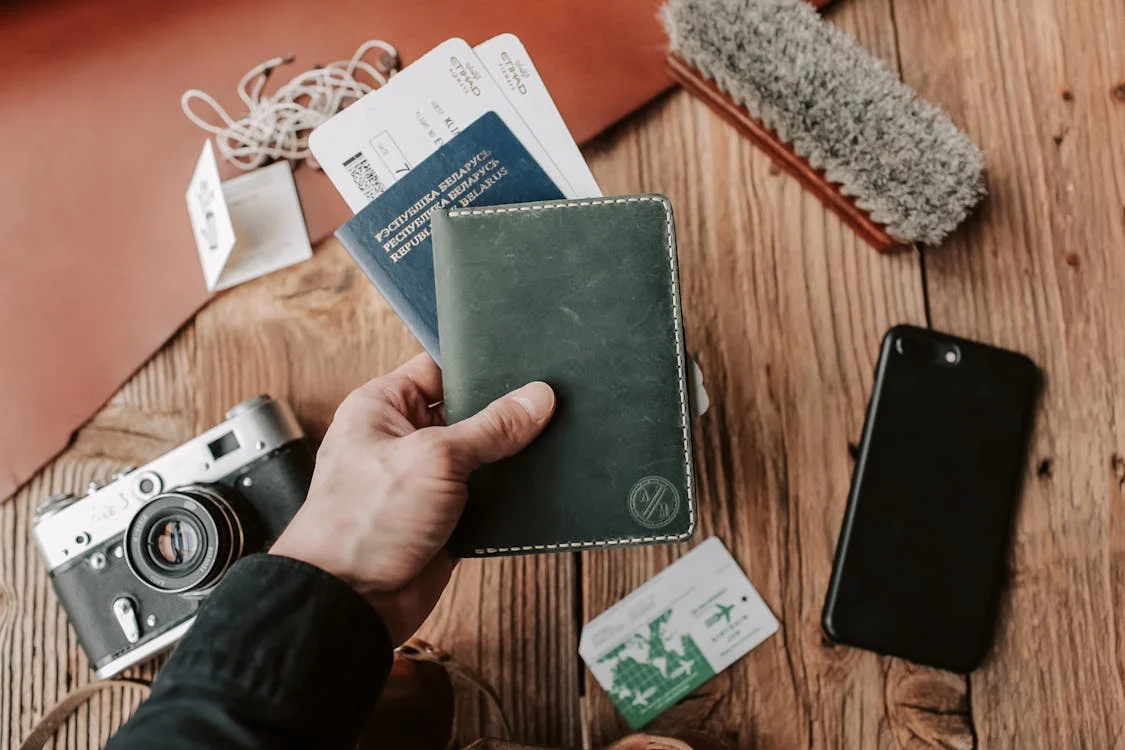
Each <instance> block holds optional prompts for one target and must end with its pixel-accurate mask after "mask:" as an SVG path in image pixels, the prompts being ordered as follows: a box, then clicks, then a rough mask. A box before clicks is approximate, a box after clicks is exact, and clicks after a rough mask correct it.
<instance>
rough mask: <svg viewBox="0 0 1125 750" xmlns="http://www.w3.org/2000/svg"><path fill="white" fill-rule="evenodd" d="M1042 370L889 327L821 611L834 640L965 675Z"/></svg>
mask: <svg viewBox="0 0 1125 750" xmlns="http://www.w3.org/2000/svg"><path fill="white" fill-rule="evenodd" d="M1039 381H1040V377H1039V370H1038V368H1037V367H1036V366H1035V364H1034V363H1033V362H1032V361H1031V360H1030V359H1028V358H1027V357H1026V356H1024V355H1022V354H1017V353H1015V352H1009V351H1004V350H1003V349H997V348H996V347H993V346H987V345H985V344H979V343H975V342H972V341H965V340H964V339H959V338H955V337H953V336H948V335H945V334H941V333H937V332H934V331H928V330H924V329H921V328H915V327H914V326H905V325H903V326H896V327H895V328H892V329H891V330H890V331H888V332H887V334H886V336H885V337H884V338H883V344H882V347H881V351H880V354H879V361H878V364H877V365H876V369H875V385H874V388H873V389H872V393H871V401H870V402H869V404H868V407H867V419H866V421H865V423H864V427H863V438H862V441H861V444H860V449H859V455H858V457H857V460H856V466H855V471H854V473H853V475H852V486H851V492H850V494H849V497H848V506H847V511H846V513H845V515H844V523H843V527H842V529H841V531H840V539H839V542H838V543H837V546H836V559H835V563H834V565H833V569H832V578H831V582H830V583H829V587H828V595H827V598H826V600H825V604H824V615H823V625H824V630H825V632H826V633H827V634H828V635H829V637H830V638H832V639H833V640H835V641H838V642H840V643H845V644H849V645H853V646H859V647H861V648H867V649H871V650H873V651H878V652H880V653H884V654H890V655H894V656H900V657H903V658H905V659H909V660H911V661H914V662H918V663H920V664H928V665H931V666H935V667H939V668H941V669H948V670H952V671H955V672H962V673H964V672H969V671H971V670H973V669H975V668H976V667H977V666H978V665H979V664H980V662H981V660H982V659H983V658H984V655H985V653H986V652H987V650H988V647H989V645H990V643H991V640H992V633H993V625H994V620H995V615H996V605H997V600H998V599H999V594H1000V590H1001V586H1002V584H1003V570H1004V560H1005V556H1006V554H1007V548H1008V537H1009V531H1010V526H1011V518H1012V513H1013V510H1014V508H1015V503H1016V498H1017V497H1018V495H1019V490H1020V484H1021V479H1022V477H1023V474H1024V466H1025V463H1026V460H1027V443H1028V438H1029V435H1030V431H1031V423H1032V413H1033V411H1034V408H1035V403H1036V400H1037V394H1038V391H1039Z"/></svg>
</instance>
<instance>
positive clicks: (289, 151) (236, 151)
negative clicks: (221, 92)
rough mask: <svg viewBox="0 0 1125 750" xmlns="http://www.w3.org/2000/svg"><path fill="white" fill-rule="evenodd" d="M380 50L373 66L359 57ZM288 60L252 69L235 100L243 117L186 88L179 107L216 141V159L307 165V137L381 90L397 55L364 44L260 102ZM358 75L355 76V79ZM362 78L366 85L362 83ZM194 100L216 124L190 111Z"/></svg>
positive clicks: (246, 164)
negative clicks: (347, 56)
mask: <svg viewBox="0 0 1125 750" xmlns="http://www.w3.org/2000/svg"><path fill="white" fill-rule="evenodd" d="M376 49H377V50H379V51H380V55H379V57H378V59H377V60H376V61H375V64H374V65H373V64H371V63H368V62H366V61H365V60H364V59H363V58H364V57H365V56H366V55H367V54H368V53H369V52H371V51H372V50H376ZM290 62H293V57H292V56H288V57H274V58H272V59H270V60H266V61H265V62H262V63H260V64H258V65H256V66H254V67H253V68H251V69H250V71H249V72H247V73H246V75H244V76H243V77H242V80H240V81H239V82H238V96H239V98H240V99H241V100H242V101H243V103H244V104H245V105H246V107H247V110H248V111H247V113H246V114H245V115H244V116H243V117H241V118H240V119H238V120H235V119H234V118H232V117H231V116H230V115H229V114H227V111H226V110H225V109H224V108H223V107H222V105H220V104H219V103H218V102H217V101H216V100H215V98H214V97H213V96H211V95H210V94H208V93H206V92H204V91H200V90H198V89H189V90H188V91H185V92H184V93H183V96H181V97H180V106H181V107H182V108H183V110H184V114H185V115H186V116H187V118H188V119H189V120H191V121H192V122H193V123H195V124H196V125H198V126H199V127H200V128H202V129H203V130H205V131H207V132H208V133H211V134H212V135H214V136H215V144H216V146H217V147H218V149H219V154H220V155H221V156H222V157H223V158H224V159H226V160H227V161H228V162H230V163H231V164H233V165H235V166H236V167H238V168H239V169H242V170H245V171H250V170H253V169H257V168H258V167H260V166H262V165H263V164H266V163H268V162H270V161H273V160H275V159H289V160H292V161H298V160H301V159H305V160H308V161H309V162H312V153H311V152H310V151H309V133H310V132H311V131H312V129H313V128H315V127H316V126H318V125H320V124H321V123H323V122H324V121H325V120H327V119H328V118H330V117H332V115H334V114H336V113H337V112H338V111H340V109H342V108H343V107H344V105H346V104H348V103H350V102H352V101H355V100H356V99H359V98H360V97H362V96H364V95H365V94H367V93H370V92H371V91H374V90H375V89H377V88H379V87H380V86H382V85H384V84H385V83H386V82H387V81H388V80H389V79H390V77H391V76H392V75H394V72H395V70H396V69H397V67H398V52H397V51H396V50H395V48H394V47H392V46H391V45H389V44H387V43H386V42H384V41H381V40H378V39H372V40H370V41H367V42H364V43H363V44H361V45H360V47H359V49H357V50H356V52H355V54H354V55H352V57H351V59H350V60H338V61H336V62H333V63H329V64H328V65H324V66H318V67H316V68H313V69H312V70H307V71H305V72H304V73H301V74H300V75H298V76H296V77H294V78H293V79H292V80H290V81H289V82H288V83H286V84H285V85H283V86H281V87H280V88H279V89H278V90H277V91H276V92H274V93H273V94H272V95H270V96H268V97H266V98H264V99H263V98H262V90H263V89H264V88H265V86H266V81H267V80H268V79H269V76H270V73H271V72H272V71H273V69H274V68H276V67H278V66H279V65H284V64H286V63H290ZM357 73H360V74H362V75H359V76H358V77H357ZM363 78H366V79H367V80H361V79H363ZM195 100H199V101H201V102H203V103H204V104H206V105H207V106H208V107H210V108H211V109H212V111H213V113H214V115H215V116H217V117H218V119H219V120H221V124H215V123H213V122H208V121H207V120H205V119H204V118H202V117H200V116H199V115H197V114H196V113H195V112H194V111H193V110H192V105H193V104H194V102H195Z"/></svg>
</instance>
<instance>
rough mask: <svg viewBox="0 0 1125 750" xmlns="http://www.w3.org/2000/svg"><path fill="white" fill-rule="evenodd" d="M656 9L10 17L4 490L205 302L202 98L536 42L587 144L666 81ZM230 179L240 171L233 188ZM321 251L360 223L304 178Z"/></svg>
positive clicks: (60, 6)
mask: <svg viewBox="0 0 1125 750" xmlns="http://www.w3.org/2000/svg"><path fill="white" fill-rule="evenodd" d="M658 6H659V0H613V2H604V1H603V0H538V1H537V0H520V1H519V2H513V1H512V0H502V1H501V2H452V1H450V2H439V1H437V0H410V2H403V1H402V0H332V1H331V2H318V1H316V0H269V1H268V2H267V1H266V0H225V1H223V0H215V1H207V2H189V3H163V2H156V3H154V2H151V1H150V0H107V1H106V2H100V3H90V2H84V1H83V0H47V1H45V2H16V3H12V2H9V3H5V4H4V5H3V6H0V37H2V38H3V40H4V41H3V43H2V44H0V70H2V71H3V74H2V76H3V77H2V79H0V143H2V144H3V145H2V149H3V150H2V152H0V153H2V154H3V163H2V168H0V232H2V237H3V242H2V243H0V498H5V497H8V496H9V495H10V494H11V493H12V492H13V491H14V490H15V488H16V487H17V486H18V485H19V484H21V483H22V482H23V481H26V480H27V479H28V478H29V477H30V476H31V475H32V474H33V473H34V472H35V471H36V470H37V469H38V468H39V467H40V466H42V465H43V463H45V462H46V461H47V460H48V459H50V458H51V456H52V455H54V454H55V453H56V452H58V451H59V450H61V449H62V448H63V447H65V445H66V442H67V440H68V438H69V436H70V434H71V433H72V432H73V431H74V430H75V429H76V428H78V427H79V426H80V425H81V424H82V423H83V422H85V421H86V420H87V419H88V418H89V417H90V416H91V415H92V414H93V413H94V412H95V411H96V410H97V409H98V408H99V407H100V405H101V404H102V403H104V402H105V401H106V399H108V398H109V396H110V395H112V393H113V392H114V391H115V390H116V389H117V388H118V387H119V386H120V385H121V383H122V382H124V381H125V380H126V378H128V376H129V375H130V374H131V373H132V372H133V371H134V370H136V369H137V368H138V367H139V366H140V365H141V364H142V363H143V362H144V361H145V360H146V359H147V358H148V357H149V356H150V355H151V354H152V353H153V352H155V351H156V350H157V349H158V348H159V347H160V345H161V344H162V343H163V342H164V341H166V340H167V339H168V337H169V336H171V335H172V333H174V332H175V331H176V329H177V328H179V327H180V326H181V325H182V324H183V323H184V322H185V321H187V320H188V319H189V318H190V317H191V315H192V314H193V313H194V312H195V311H196V310H197V309H198V308H199V307H200V306H201V305H203V304H204V303H205V302H206V301H207V299H208V293H207V291H206V289H205V288H204V284H203V278H202V273H201V271H200V269H199V264H198V257H197V255H196V252H195V246H194V243H193V241H192V236H191V229H190V225H189V223H188V218H187V213H186V210H185V204H184V190H185V189H186V187H187V183H188V180H189V179H190V177H191V173H192V170H193V168H194V165H195V162H196V159H197V158H198V156H199V151H200V149H201V148H202V146H203V142H204V139H205V134H204V133H203V132H201V131H199V130H198V129H196V128H195V127H194V126H193V125H191V124H190V123H189V122H188V121H187V120H186V119H185V118H184V116H183V115H182V114H181V112H180V104H179V98H180V94H181V93H182V92H183V91H184V90H185V89H188V88H200V89H202V90H204V91H206V92H208V93H210V94H212V95H214V96H216V98H218V99H219V101H220V102H221V103H222V104H224V105H225V106H227V107H228V109H229V110H230V111H231V112H232V114H235V115H236V116H237V114H241V112H242V109H241V107H240V106H239V104H240V103H239V101H238V99H237V96H236V94H235V86H236V84H237V82H238V79H239V78H240V77H241V76H242V75H243V74H244V73H245V72H246V71H247V70H248V69H250V68H251V67H252V66H254V65H256V64H257V63H259V62H261V61H262V60H265V59H267V58H270V57H274V56H277V55H283V54H288V53H293V54H295V55H296V56H297V59H296V61H295V63H293V64H292V65H289V66H283V67H282V68H279V69H277V70H276V71H275V72H274V74H273V80H272V85H274V86H276V85H278V83H279V82H284V81H286V80H288V79H289V78H290V77H291V76H292V75H295V74H296V73H298V72H300V71H302V70H305V69H307V68H309V67H311V66H312V65H314V64H316V63H318V62H329V61H331V60H337V59H346V58H348V57H350V56H351V55H352V53H353V52H354V51H355V49H356V47H358V46H359V44H360V43H361V42H363V41H364V40H366V39H369V38H381V39H384V40H386V41H388V42H390V43H392V44H394V45H395V46H397V48H398V50H399V53H400V55H401V57H402V60H403V63H404V64H406V63H409V62H410V61H411V60H414V59H416V58H417V57H418V56H419V55H421V54H423V53H425V52H426V51H428V50H429V49H430V48H432V47H433V46H434V45H436V44H437V43H439V42H441V41H443V40H444V39H446V38H448V37H451V36H460V37H462V38H464V39H465V40H466V41H468V42H469V43H470V44H477V43H479V42H481V41H484V40H485V39H487V38H489V37H491V36H493V35H495V34H498V33H501V32H505V31H511V32H514V33H516V34H518V35H519V36H520V38H521V39H522V40H523V42H524V44H525V46H526V47H527V49H528V51H529V53H530V54H531V56H532V59H533V60H534V61H535V64H536V66H537V67H538V69H539V72H540V74H541V75H542V76H543V78H544V80H545V81H546V83H547V85H548V87H549V88H550V90H551V93H552V95H553V96H554V98H555V101H556V102H557V103H558V106H559V109H560V111H561V112H562V114H563V117H564V119H565V120H566V122H567V124H568V125H569V126H570V129H571V131H572V133H573V134H574V136H575V138H576V139H577V140H578V141H579V142H583V141H586V140H588V139H589V138H591V137H592V136H594V135H595V134H597V133H598V132H599V131H600V130H602V129H604V128H605V127H607V126H608V125H610V124H611V123H613V122H615V121H616V120H618V119H620V118H621V117H623V116H624V115H625V114H627V113H628V112H630V111H632V110H634V109H636V108H637V107H639V106H640V105H642V104H643V103H645V102H646V101H648V100H649V99H651V98H653V97H654V96H656V95H657V94H659V93H660V92H661V91H663V90H664V89H666V88H667V87H668V86H669V85H670V83H669V79H668V78H667V73H666V72H665V70H664V65H663V57H664V46H665V43H664V34H663V31H662V29H661V28H660V25H659V23H658V22H657V19H656V13H657V8H658ZM232 174H233V172H231V171H228V172H227V173H226V174H225V175H224V176H225V177H229V176H231V175H232ZM296 179H297V186H298V192H299V193H300V195H301V201H302V205H303V208H304V211H305V216H306V222H307V225H308V227H309V231H310V235H311V237H312V238H313V240H314V241H316V240H319V239H321V238H323V237H325V236H327V235H328V234H330V233H331V232H332V231H333V230H334V229H335V228H336V227H337V226H339V225H340V224H341V223H343V222H344V221H345V220H346V219H347V218H348V217H349V215H350V213H349V211H348V209H347V207H346V206H345V204H344V202H343V200H342V199H340V198H339V196H338V195H337V194H336V192H335V190H334V189H333V188H332V186H331V184H330V183H329V182H328V180H327V178H326V177H324V175H323V174H321V173H319V172H315V171H312V170H310V169H308V168H306V167H301V168H299V169H297V171H296Z"/></svg>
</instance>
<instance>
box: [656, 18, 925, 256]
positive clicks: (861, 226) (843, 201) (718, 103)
mask: <svg viewBox="0 0 1125 750" xmlns="http://www.w3.org/2000/svg"><path fill="white" fill-rule="evenodd" d="M829 2H831V0H812V4H813V5H816V6H818V7H819V6H822V5H826V4H827V3H829ZM668 70H669V72H670V73H671V74H672V78H674V79H675V80H676V81H677V82H678V83H680V84H681V85H682V86H683V87H684V88H685V89H687V90H688V91H689V92H691V93H692V94H694V95H695V96H697V97H699V98H700V99H702V100H703V101H704V102H705V103H706V104H707V105H708V106H710V107H711V109H713V110H715V111H716V112H718V113H719V114H720V115H721V116H722V117H723V118H724V119H725V120H726V121H727V122H729V123H730V124H731V125H734V127H735V128H737V129H738V130H739V131H740V132H741V133H742V134H743V135H745V136H746V137H747V138H748V139H750V141H751V142H752V143H754V144H755V145H757V146H758V148H760V149H762V150H763V151H765V152H766V153H767V154H769V155H770V157H771V158H772V159H773V160H774V162H775V163H777V165H778V166H780V167H781V168H782V169H784V170H785V171H786V172H788V173H789V174H791V175H793V176H794V177H796V178H797V179H798V180H799V181H800V183H801V184H802V185H804V187H805V189H806V190H808V191H809V192H810V193H812V194H813V195H815V196H816V197H817V198H819V199H820V201H821V203H823V204H824V205H825V206H827V207H828V208H830V209H832V211H834V212H835V213H836V215H837V216H839V217H840V218H841V219H843V220H844V222H846V223H847V224H848V225H849V226H851V227H852V229H854V230H855V232H856V234H858V235H859V236H860V237H862V238H863V239H865V240H867V242H868V243H869V244H870V245H871V246H872V247H873V248H875V249H876V250H878V251H879V252H881V253H886V252H890V251H892V250H898V249H901V248H903V247H906V245H903V244H902V243H900V242H898V241H897V240H895V239H893V238H892V237H891V236H890V235H889V234H887V232H886V230H885V229H884V228H883V227H882V226H880V225H879V224H876V223H875V222H874V221H872V219H871V217H870V216H869V215H868V214H867V212H866V211H864V210H863V209H861V208H860V207H859V206H857V205H856V204H855V200H853V199H852V198H849V197H847V196H846V195H844V194H843V193H841V192H840V189H839V187H837V186H836V185H833V184H832V183H831V182H829V181H828V178H827V177H825V176H824V173H823V172H821V171H820V170H817V169H814V168H813V167H812V165H810V164H809V163H808V162H807V161H805V160H804V159H803V158H802V157H801V156H799V155H798V154H797V152H796V151H794V150H793V148H792V146H790V145H789V144H788V143H785V142H784V141H782V140H781V139H780V138H778V137H777V135H776V134H775V133H773V131H771V130H770V129H769V128H767V127H766V126H765V125H763V124H762V123H761V121H759V120H758V119H756V118H755V117H753V116H752V115H751V114H750V113H749V112H747V111H746V108H745V107H740V106H739V105H737V104H735V103H734V102H733V101H731V99H730V97H728V96H727V95H726V94H724V93H723V92H722V91H721V90H720V89H719V87H718V86H716V85H715V83H714V81H711V80H709V79H707V78H704V77H703V75H702V74H700V73H699V71H697V70H696V69H695V68H693V67H692V66H691V65H689V64H688V63H687V62H686V61H685V60H684V59H683V58H681V57H680V56H679V55H675V54H671V53H669V55H668Z"/></svg>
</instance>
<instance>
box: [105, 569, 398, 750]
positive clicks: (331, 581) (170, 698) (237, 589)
mask: <svg viewBox="0 0 1125 750" xmlns="http://www.w3.org/2000/svg"><path fill="white" fill-rule="evenodd" d="M391 659H392V651H391V644H390V640H389V638H388V636H387V634H386V630H385V629H384V627H383V625H382V622H381V621H380V619H379V617H378V615H376V613H375V610H374V609H372V607H371V606H370V605H369V604H368V603H367V602H366V601H364V600H363V599H362V598H361V597H360V596H359V595H358V594H356V593H355V592H354V591H352V590H351V589H350V588H348V586H347V585H346V584H344V583H343V582H342V581H340V580H339V579H337V578H334V577H333V576H331V575H329V574H327V573H325V572H324V571H321V570H319V569H317V568H315V567H313V566H311V565H307V564H305V563H301V562H298V561H296V560H290V559H288V558H284V557H277V556H272V555H252V556H250V557H248V558H246V559H245V560H242V561H240V562H239V563H238V564H237V565H235V566H234V568H232V569H231V571H230V572H229V573H228V574H227V577H226V579H225V580H224V581H223V582H222V584H220V586H219V587H218V588H217V589H216V590H215V591H214V592H213V593H212V594H211V596H210V597H209V598H208V600H207V602H206V603H205V605H204V606H203V607H202V608H201V609H200V612H199V616H198V617H197V618H196V621H195V624H194V625H193V626H192V628H191V630H190V631H189V632H188V635H187V636H186V637H185V638H184V639H183V641H181V643H180V645H179V647H178V648H177V649H176V652H175V654H174V655H173V656H172V658H171V659H170V660H169V662H168V664H167V665H166V666H165V667H164V668H163V669H162V670H161V672H160V674H159V676H158V678H157V680H156V682H155V683H154V685H153V690H152V696H151V697H150V698H149V699H148V700H147V701H145V702H144V703H143V704H141V706H140V708H138V709H137V712H136V713H135V714H134V715H133V717H132V718H131V719H130V720H129V721H128V723H126V724H125V726H124V727H122V728H121V730H120V731H119V732H118V733H117V735H116V736H114V738H113V739H112V740H111V741H110V743H109V745H108V750H132V749H133V748H152V747H161V748H172V749H174V748H199V747H208V748H210V747H222V748H238V749H243V748H246V749H250V748H254V749H258V748H289V747H293V748H307V747H317V748H325V749H326V750H330V749H331V748H350V747H351V746H352V745H353V744H354V742H355V739H356V736H357V735H358V733H359V730H360V727H361V726H362V723H363V721H364V719H365V718H366V717H367V715H368V713H369V712H370V710H371V707H372V706H373V705H374V703H375V700H376V698H377V697H378V694H379V691H380V690H381V689H382V686H383V683H384V681H385V680H386V676H387V674H388V672H389V670H390V665H391Z"/></svg>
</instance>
